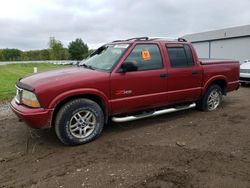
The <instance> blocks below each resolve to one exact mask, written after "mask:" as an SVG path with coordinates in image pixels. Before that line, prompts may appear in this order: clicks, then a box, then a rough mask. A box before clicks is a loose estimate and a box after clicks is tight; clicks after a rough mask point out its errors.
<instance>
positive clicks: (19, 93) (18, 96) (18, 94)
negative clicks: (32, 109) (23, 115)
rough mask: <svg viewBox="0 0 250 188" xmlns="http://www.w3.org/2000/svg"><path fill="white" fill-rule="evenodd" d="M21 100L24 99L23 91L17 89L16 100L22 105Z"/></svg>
mask: <svg viewBox="0 0 250 188" xmlns="http://www.w3.org/2000/svg"><path fill="white" fill-rule="evenodd" d="M21 98H22V89H20V88H18V87H16V96H15V100H16V102H17V103H18V104H20V103H21Z"/></svg>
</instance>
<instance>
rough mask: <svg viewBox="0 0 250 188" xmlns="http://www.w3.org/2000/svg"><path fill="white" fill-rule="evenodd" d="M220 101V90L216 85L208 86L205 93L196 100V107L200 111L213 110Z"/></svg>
mask: <svg viewBox="0 0 250 188" xmlns="http://www.w3.org/2000/svg"><path fill="white" fill-rule="evenodd" d="M221 101H222V90H221V87H220V86H218V85H212V86H210V87H209V89H208V90H207V92H206V93H205V95H204V96H203V97H202V99H201V100H200V101H199V102H198V104H197V105H198V108H199V109H200V110H202V111H213V110H215V109H217V107H218V106H219V105H220V103H221Z"/></svg>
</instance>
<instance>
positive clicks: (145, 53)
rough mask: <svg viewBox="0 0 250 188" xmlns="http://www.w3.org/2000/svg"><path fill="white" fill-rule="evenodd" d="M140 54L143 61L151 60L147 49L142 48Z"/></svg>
mask: <svg viewBox="0 0 250 188" xmlns="http://www.w3.org/2000/svg"><path fill="white" fill-rule="evenodd" d="M141 56H142V59H143V60H144V61H149V60H151V55H150V52H149V51H148V50H142V52H141Z"/></svg>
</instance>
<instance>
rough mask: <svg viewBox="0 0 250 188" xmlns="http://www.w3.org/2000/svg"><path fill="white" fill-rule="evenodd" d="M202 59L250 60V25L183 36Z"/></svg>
mask: <svg viewBox="0 0 250 188" xmlns="http://www.w3.org/2000/svg"><path fill="white" fill-rule="evenodd" d="M183 38H185V39H186V40H187V41H189V42H192V43H193V45H194V47H195V49H196V51H197V53H198V56H199V57H201V58H220V59H221V58H222V59H235V60H239V61H240V62H241V63H242V62H243V61H244V60H246V59H250V25H245V26H239V27H232V28H226V29H220V30H214V31H208V32H202V33H195V34H188V35H185V36H183Z"/></svg>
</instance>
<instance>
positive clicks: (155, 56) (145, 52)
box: [125, 44, 163, 71]
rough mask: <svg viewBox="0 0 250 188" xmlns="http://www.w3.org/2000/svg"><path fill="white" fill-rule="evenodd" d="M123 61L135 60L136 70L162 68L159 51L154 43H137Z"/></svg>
mask: <svg viewBox="0 0 250 188" xmlns="http://www.w3.org/2000/svg"><path fill="white" fill-rule="evenodd" d="M125 61H130V62H135V63H136V64H137V66H138V71H143V70H154V69H161V68H163V63H162V58H161V53H160V50H159V48H158V46H157V45H155V44H138V45H136V46H135V48H134V49H133V51H132V52H131V53H130V54H129V56H128V57H127V59H126V60H125Z"/></svg>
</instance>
